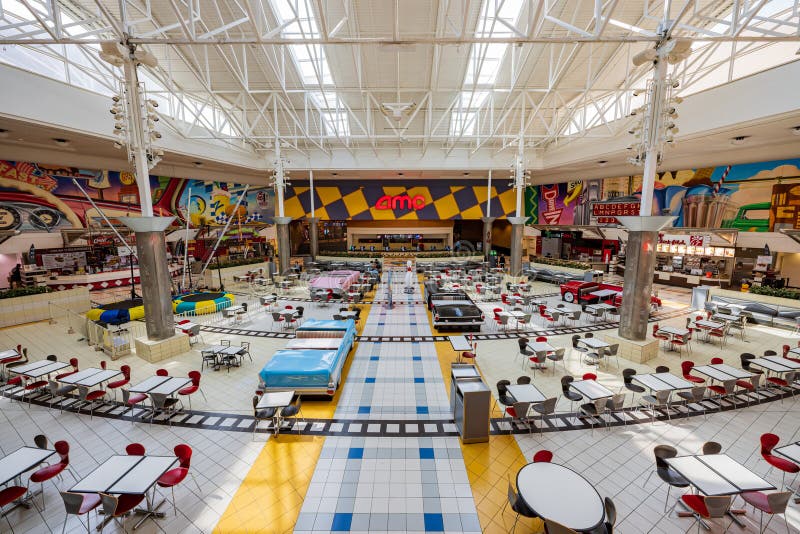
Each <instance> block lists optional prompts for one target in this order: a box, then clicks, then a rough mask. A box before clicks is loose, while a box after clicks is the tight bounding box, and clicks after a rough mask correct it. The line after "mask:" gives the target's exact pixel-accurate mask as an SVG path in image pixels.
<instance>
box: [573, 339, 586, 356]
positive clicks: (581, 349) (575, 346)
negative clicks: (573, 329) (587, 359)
mask: <svg viewBox="0 0 800 534" xmlns="http://www.w3.org/2000/svg"><path fill="white" fill-rule="evenodd" d="M587 337H588V335H587ZM580 339H581V336H579V335H578V334H575V335H574V336H572V350H577V351H578V352H580V353H582V354H581V358H582V357H583V355H584V354H586V353H588V352H589V347H582V346H580V345H579V344H578V341H579V340H580Z"/></svg>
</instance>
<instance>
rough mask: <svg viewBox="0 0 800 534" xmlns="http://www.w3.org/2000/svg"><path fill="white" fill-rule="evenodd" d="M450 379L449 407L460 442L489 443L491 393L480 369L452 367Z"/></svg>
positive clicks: (464, 366)
mask: <svg viewBox="0 0 800 534" xmlns="http://www.w3.org/2000/svg"><path fill="white" fill-rule="evenodd" d="M450 379H451V389H450V407H451V409H452V410H453V419H454V420H455V423H456V427H457V428H458V433H459V435H460V436H461V441H462V442H463V443H484V442H487V441H489V415H490V412H491V399H492V392H491V390H490V389H489V387H488V386H487V385H486V384H485V383H484V382H483V379H481V375H480V373H479V372H478V369H477V368H476V367H475V366H474V365H469V364H451V371H450Z"/></svg>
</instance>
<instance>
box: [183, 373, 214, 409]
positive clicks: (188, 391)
mask: <svg viewBox="0 0 800 534" xmlns="http://www.w3.org/2000/svg"><path fill="white" fill-rule="evenodd" d="M200 376H201V375H200V371H189V378H191V379H192V385H191V386H186V387H185V388H183V389H180V390H178V395H185V396H186V397H187V398H188V399H189V409H190V410H191V409H192V394H194V393H197V392H198V391H200ZM200 394H201V395H202V396H203V399H206V395H205V393H203V392H202V391H200ZM206 400H208V399H206ZM181 404H183V403H181Z"/></svg>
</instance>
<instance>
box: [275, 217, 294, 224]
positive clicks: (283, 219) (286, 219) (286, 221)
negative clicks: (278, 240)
mask: <svg viewBox="0 0 800 534" xmlns="http://www.w3.org/2000/svg"><path fill="white" fill-rule="evenodd" d="M274 220H275V224H289V223H290V222H292V218H291V217H275V218H274Z"/></svg>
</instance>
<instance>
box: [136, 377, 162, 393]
mask: <svg viewBox="0 0 800 534" xmlns="http://www.w3.org/2000/svg"><path fill="white" fill-rule="evenodd" d="M167 380H169V377H168V376H158V375H155V376H151V377H150V378H146V379H145V380H142V381H141V382H139V383H138V384H134V385H132V386H131V387H130V391H131V393H148V392H149V391H150V390H152V389H155V388H156V387H158V386H160V385H161V384H163V383H164V382H166V381H167Z"/></svg>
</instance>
